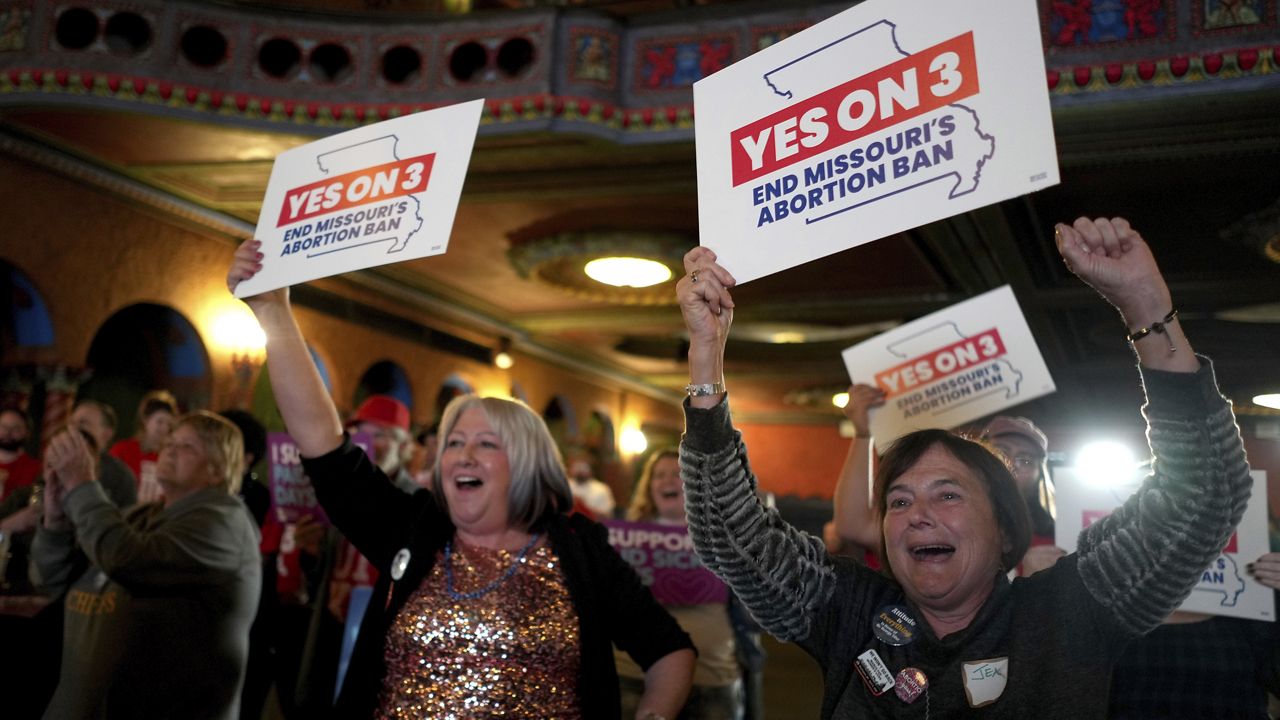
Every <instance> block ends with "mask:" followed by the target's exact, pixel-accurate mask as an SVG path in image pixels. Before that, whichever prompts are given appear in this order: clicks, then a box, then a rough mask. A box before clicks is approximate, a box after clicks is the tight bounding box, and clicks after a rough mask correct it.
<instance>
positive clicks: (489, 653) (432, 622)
mask: <svg viewBox="0 0 1280 720" xmlns="http://www.w3.org/2000/svg"><path fill="white" fill-rule="evenodd" d="M513 557H514V553H510V552H507V551H506V550H490V549H488V548H480V547H471V546H467V545H463V544H462V543H460V542H458V541H457V540H456V539H455V541H454V550H453V558H452V562H453V587H454V590H455V591H457V592H458V593H467V592H472V591H475V590H478V589H480V588H483V587H484V586H485V585H487V584H489V583H490V582H493V581H494V580H497V579H498V578H499V577H501V576H502V575H503V574H504V573H505V572H506V571H507V569H508V568H509V567H510V566H511V563H512V561H513ZM578 634H579V633H578V614H577V611H576V610H575V609H574V607H573V604H572V603H571V601H570V598H569V590H568V587H567V586H566V585H565V578H564V574H563V572H562V571H561V568H560V560H559V558H557V557H556V555H555V553H553V552H552V551H551V548H549V547H547V546H545V545H544V546H542V547H539V548H537V549H535V550H532V551H530V552H529V553H528V555H527V556H526V557H525V558H524V560H523V562H522V565H521V567H520V568H518V569H517V570H516V571H515V573H514V574H513V575H511V577H510V578H508V579H507V580H505V581H503V582H502V583H501V584H500V585H498V586H497V587H496V588H495V589H494V590H492V591H491V592H489V593H487V594H485V595H482V596H481V597H478V598H475V599H464V600H453V599H452V598H450V596H449V594H448V593H447V592H446V590H445V569H444V553H443V552H441V553H440V554H439V556H438V557H437V558H436V563H435V567H433V568H432V570H431V574H430V575H428V576H427V578H426V579H425V580H424V581H423V582H422V584H421V585H420V586H418V589H417V590H416V591H415V592H414V593H413V595H411V596H410V597H409V599H408V600H407V601H406V602H405V605H404V607H403V608H401V609H400V612H399V613H398V614H397V615H396V618H395V620H394V621H393V622H392V624H391V627H390V628H389V629H388V630H387V645H386V663H387V674H386V678H385V679H384V680H383V685H382V692H381V693H380V696H379V701H378V711H377V714H376V716H375V717H378V718H415V719H416V718H433V719H434V720H451V719H455V718H456V719H458V720H461V719H463V718H467V719H468V720H470V719H472V718H497V717H501V718H539V719H540V720H541V719H543V718H546V719H550V718H565V719H570V718H581V717H582V713H581V710H580V708H579V703H578V687H577V684H578V682H577V681H578V669H579V663H580V660H581V657H580V656H581V650H580V647H579V642H578V640H579V638H578Z"/></svg>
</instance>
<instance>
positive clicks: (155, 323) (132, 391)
mask: <svg viewBox="0 0 1280 720" xmlns="http://www.w3.org/2000/svg"><path fill="white" fill-rule="evenodd" d="M85 363H86V364H87V365H88V366H89V367H90V368H92V369H93V376H92V377H91V378H89V380H88V381H87V382H85V383H84V384H83V385H81V387H80V393H79V394H80V396H81V397H92V398H96V399H98V400H101V401H102V402H105V403H107V404H109V405H111V406H112V407H113V408H115V411H116V414H117V416H118V417H119V418H120V428H119V435H120V436H122V437H123V436H128V435H130V434H131V433H132V432H133V431H134V429H135V426H136V422H137V418H136V414H137V409H138V401H139V400H140V399H141V398H142V395H143V394H144V393H146V392H147V391H148V390H154V389H160V388H163V389H166V390H169V391H170V392H172V393H173V394H174V396H175V397H177V398H178V404H179V406H180V407H181V409H182V410H184V411H188V410H194V409H198V408H207V407H209V401H210V393H211V391H212V385H213V379H212V377H211V374H210V372H209V353H208V351H206V350H205V347H204V342H203V341H202V340H201V339H200V335H199V333H197V332H196V329H195V326H193V325H192V324H191V322H190V321H189V320H187V318H186V317H184V316H183V315H182V313H179V312H178V311H177V310H174V309H173V308H170V307H166V306H164V305H157V304H154V303H138V304H136V305H130V306H128V307H125V308H123V309H121V310H119V311H118V312H116V313H115V314H114V315H112V316H111V317H109V318H107V320H106V322H104V323H102V326H101V327H99V328H98V332H97V333H96V334H95V335H94V336H93V342H92V343H91V344H90V345H89V356H88V358H87V359H86V361H85Z"/></svg>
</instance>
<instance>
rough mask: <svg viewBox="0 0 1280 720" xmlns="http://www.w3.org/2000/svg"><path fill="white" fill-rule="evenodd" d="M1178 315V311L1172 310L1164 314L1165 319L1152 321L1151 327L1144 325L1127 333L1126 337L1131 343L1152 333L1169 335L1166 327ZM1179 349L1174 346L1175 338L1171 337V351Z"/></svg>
mask: <svg viewBox="0 0 1280 720" xmlns="http://www.w3.org/2000/svg"><path fill="white" fill-rule="evenodd" d="M1176 317H1178V311H1177V310H1170V311H1169V314H1168V315H1165V316H1164V319H1162V320H1157V321H1156V322H1153V323H1151V325H1150V326H1149V327H1144V328H1140V329H1138V330H1134V331H1133V332H1131V333H1129V334H1128V335H1125V339H1126V340H1128V341H1129V342H1131V343H1135V342H1138V341H1139V340H1141V339H1142V338H1144V337H1146V336H1148V335H1150V334H1151V333H1156V334H1157V335H1168V333H1167V332H1166V331H1165V327H1166V326H1168V325H1169V323H1171V322H1173V319H1174V318H1176ZM1177 351H1178V348H1176V347H1174V345H1173V339H1172V338H1170V339H1169V352H1177Z"/></svg>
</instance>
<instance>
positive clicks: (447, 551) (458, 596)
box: [444, 533, 542, 600]
mask: <svg viewBox="0 0 1280 720" xmlns="http://www.w3.org/2000/svg"><path fill="white" fill-rule="evenodd" d="M540 537H542V533H534V536H533V537H531V538H529V542H528V543H526V544H525V546H524V547H522V548H520V553H519V554H517V555H516V559H515V560H512V561H511V566H510V567H508V568H507V571H506V572H504V573H502V576H501V577H499V578H498V579H497V580H494V581H493V582H491V583H489V584H488V585H485V586H484V587H482V588H480V589H479V590H472V591H471V592H458V591H457V590H454V589H453V541H452V540H450V541H449V542H447V543H445V544H444V582H445V592H447V593H449V597H451V598H453V599H454V600H475V599H476V598H478V597H482V596H484V595H488V594H489V593H491V592H493V591H494V590H495V589H497V587H498V586H499V585H501V584H502V583H504V582H506V581H507V580H509V579H510V578H511V576H512V575H515V574H516V570H518V569H519V568H520V564H521V563H523V562H524V556H525V554H526V553H528V552H529V548H532V547H533V545H534V543H536V542H538V538H540Z"/></svg>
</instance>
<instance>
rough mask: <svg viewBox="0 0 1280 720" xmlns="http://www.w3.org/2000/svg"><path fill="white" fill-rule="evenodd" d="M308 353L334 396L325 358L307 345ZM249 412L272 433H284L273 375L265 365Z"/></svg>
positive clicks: (327, 388)
mask: <svg viewBox="0 0 1280 720" xmlns="http://www.w3.org/2000/svg"><path fill="white" fill-rule="evenodd" d="M307 352H309V353H311V361H312V362H314V363H315V364H316V370H317V371H319V373H320V381H321V382H323V383H324V389H325V390H328V391H329V395H331V396H332V395H333V380H332V379H331V378H330V376H329V366H328V365H327V364H326V363H325V361H324V358H323V357H321V356H320V353H318V352H316V349H315V348H313V347H311V346H310V345H307ZM249 412H251V413H253V416H254V417H255V418H257V419H258V422H260V423H262V424H263V426H264V427H266V428H267V429H268V430H270V431H272V432H284V431H285V427H284V418H282V417H280V409H279V408H278V407H276V396H275V393H273V392H272V391H271V373H270V371H269V370H268V368H267V367H266V366H265V365H264V366H263V367H262V372H260V373H258V381H257V383H255V384H254V386H253V399H252V400H250V401H249Z"/></svg>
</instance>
